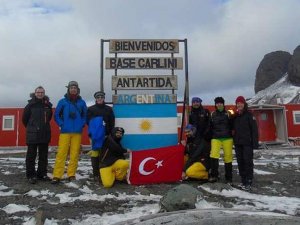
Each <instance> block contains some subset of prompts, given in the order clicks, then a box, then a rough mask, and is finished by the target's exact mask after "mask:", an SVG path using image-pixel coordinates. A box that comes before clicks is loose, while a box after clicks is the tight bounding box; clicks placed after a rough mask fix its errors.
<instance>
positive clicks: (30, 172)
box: [26, 143, 48, 178]
mask: <svg viewBox="0 0 300 225" xmlns="http://www.w3.org/2000/svg"><path fill="white" fill-rule="evenodd" d="M27 146H28V147H27V154H26V177H27V178H32V177H44V176H47V166H48V143H47V144H45V143H43V144H28V145H27ZM37 153H38V168H37V171H36V170H35V161H36V156H37Z"/></svg>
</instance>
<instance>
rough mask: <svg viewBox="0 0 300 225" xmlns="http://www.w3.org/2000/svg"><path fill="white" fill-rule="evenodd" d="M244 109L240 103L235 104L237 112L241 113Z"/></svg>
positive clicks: (243, 105)
mask: <svg viewBox="0 0 300 225" xmlns="http://www.w3.org/2000/svg"><path fill="white" fill-rule="evenodd" d="M244 107H245V104H244V103H242V102H237V103H236V108H237V109H238V110H239V111H242V110H243V109H244Z"/></svg>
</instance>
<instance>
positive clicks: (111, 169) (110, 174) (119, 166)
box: [100, 159, 129, 188]
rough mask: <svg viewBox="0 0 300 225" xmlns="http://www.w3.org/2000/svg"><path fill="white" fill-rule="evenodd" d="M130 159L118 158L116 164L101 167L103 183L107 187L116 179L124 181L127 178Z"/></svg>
mask: <svg viewBox="0 0 300 225" xmlns="http://www.w3.org/2000/svg"><path fill="white" fill-rule="evenodd" d="M128 168H129V161H128V160H124V159H119V160H117V161H116V162H115V163H114V164H112V165H111V166H108V167H104V168H101V169H100V176H101V180H102V184H103V186H104V187H105V188H110V187H112V186H113V185H114V182H115V180H119V181H122V180H124V179H125V178H126V174H127V170H128Z"/></svg>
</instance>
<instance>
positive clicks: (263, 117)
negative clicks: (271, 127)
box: [261, 113, 268, 121]
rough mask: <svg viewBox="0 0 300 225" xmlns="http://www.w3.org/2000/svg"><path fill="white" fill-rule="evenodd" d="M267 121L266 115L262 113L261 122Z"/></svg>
mask: <svg viewBox="0 0 300 225" xmlns="http://www.w3.org/2000/svg"><path fill="white" fill-rule="evenodd" d="M267 119H268V115H267V113H262V114H261V120H262V121H266V120H267Z"/></svg>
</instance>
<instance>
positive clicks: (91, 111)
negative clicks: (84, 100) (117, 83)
mask: <svg viewBox="0 0 300 225" xmlns="http://www.w3.org/2000/svg"><path fill="white" fill-rule="evenodd" d="M94 98H95V104H94V105H92V106H90V107H89V108H88V110H87V124H88V126H89V128H88V133H89V137H90V139H91V142H92V151H90V152H89V155H90V156H91V163H92V169H93V178H94V181H99V178H100V174H99V153H100V150H101V147H102V145H103V142H104V138H105V137H106V136H108V135H110V134H111V131H112V129H113V128H114V126H115V114H114V112H113V109H112V107H110V106H108V105H106V103H105V93H104V92H103V91H97V92H95V94H94Z"/></svg>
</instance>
